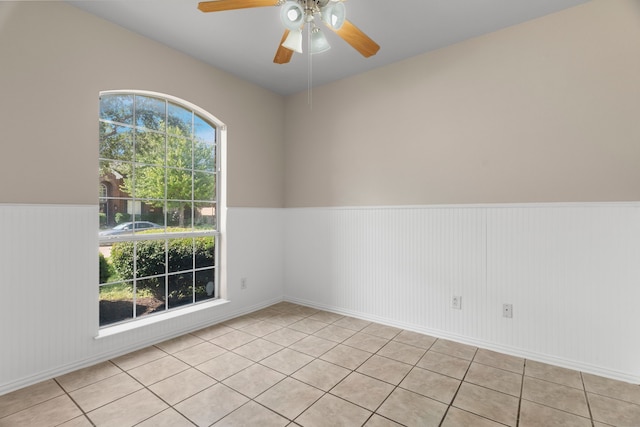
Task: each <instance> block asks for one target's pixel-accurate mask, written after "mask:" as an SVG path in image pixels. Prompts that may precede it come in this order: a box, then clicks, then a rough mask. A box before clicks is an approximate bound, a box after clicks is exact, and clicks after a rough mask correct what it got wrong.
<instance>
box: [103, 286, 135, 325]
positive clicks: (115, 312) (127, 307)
mask: <svg viewBox="0 0 640 427" xmlns="http://www.w3.org/2000/svg"><path fill="white" fill-rule="evenodd" d="M131 318H133V284H132V283H131V282H121V283H114V284H112V285H105V286H101V287H100V326H104V325H108V324H110V323H115V322H121V321H123V320H127V319H131Z"/></svg>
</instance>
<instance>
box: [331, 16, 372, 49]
mask: <svg viewBox="0 0 640 427" xmlns="http://www.w3.org/2000/svg"><path fill="white" fill-rule="evenodd" d="M333 31H334V32H335V33H336V34H338V35H339V36H340V37H342V38H343V39H344V41H346V42H347V43H349V44H350V45H351V46H352V47H353V48H354V49H355V50H357V51H358V52H360V53H361V54H362V56H364V57H366V58H368V57H370V56H373V55H375V54H376V53H377V52H378V50H380V46H379V45H378V43H376V42H374V41H373V40H371V39H370V38H369V36H367V35H366V34H365V33H363V32H362V31H361V30H360V29H359V28H358V27H356V26H355V25H353V24H352V23H351V22H349V21H348V20H345V21H344V24H342V27H341V28H340V29H339V30H333Z"/></svg>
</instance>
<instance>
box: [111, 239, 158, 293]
mask: <svg viewBox="0 0 640 427" xmlns="http://www.w3.org/2000/svg"><path fill="white" fill-rule="evenodd" d="M126 243H129V242H122V243H117V244H118V245H120V244H126ZM114 246H115V245H114ZM135 247H136V273H137V274H136V277H139V278H143V277H149V276H156V275H159V274H164V273H165V271H164V266H165V241H164V239H162V240H142V241H139V242H135ZM124 261H126V260H123V262H124ZM132 261H133V260H131V261H130V263H131V265H132V266H133V262H132ZM162 295H164V291H162Z"/></svg>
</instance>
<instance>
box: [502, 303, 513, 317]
mask: <svg viewBox="0 0 640 427" xmlns="http://www.w3.org/2000/svg"><path fill="white" fill-rule="evenodd" d="M502 317H508V318H509V319H511V318H512V317H513V304H502Z"/></svg>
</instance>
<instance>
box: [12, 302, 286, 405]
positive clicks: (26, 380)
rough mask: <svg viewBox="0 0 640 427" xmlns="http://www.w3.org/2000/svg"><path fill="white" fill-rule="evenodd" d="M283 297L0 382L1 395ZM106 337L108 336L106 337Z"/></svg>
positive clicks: (260, 307) (239, 314)
mask: <svg viewBox="0 0 640 427" xmlns="http://www.w3.org/2000/svg"><path fill="white" fill-rule="evenodd" d="M282 300H283V299H282V298H280V297H278V298H272V299H270V300H268V301H265V302H263V303H260V304H256V305H254V306H251V307H247V308H244V309H242V310H237V311H234V312H231V313H229V314H226V315H224V316H217V317H214V318H212V319H208V320H207V321H206V322H200V323H197V324H194V325H191V326H190V327H188V328H183V329H180V330H178V331H176V332H174V333H172V334H170V335H166V336H163V337H162V338H161V339H157V338H156V339H148V340H142V341H137V342H136V343H135V345H131V346H128V347H126V348H120V349H118V350H114V351H110V352H106V353H101V354H99V355H97V356H94V357H89V358H86V359H82V360H79V361H75V362H73V363H68V364H66V365H62V366H59V367H56V368H55V369H48V370H46V371H41V372H39V373H38V374H37V375H32V376H29V377H23V378H21V379H20V380H18V381H13V382H9V383H4V384H0V396H1V395H3V394H5V393H10V392H12V391H15V390H19V389H21V388H24V387H27V386H30V385H33V384H37V383H39V382H42V381H45V380H48V379H51V378H56V377H59V376H61V375H64V374H68V373H70V372H74V371H77V370H78V369H82V368H87V367H89V366H93V365H96V364H98V363H101V362H105V361H107V360H111V359H114V358H116V357H119V356H123V355H125V354H129V353H131V352H134V351H137V350H141V349H143V348H146V347H149V346H151V345H154V344H157V343H159V342H163V341H166V340H170V339H172V338H176V337H179V336H182V335H184V334H188V333H190V332H194V331H198V330H200V329H203V328H206V327H209V326H213V325H217V324H219V323H222V322H226V321H227V320H231V319H234V318H236V317H238V316H243V315H245V314H249V313H252V312H254V311H257V310H260V309H263V308H266V307H269V306H270V305H273V304H277V303H279V302H281V301H282ZM104 338H106V337H104ZM94 339H96V340H98V337H95V338H94Z"/></svg>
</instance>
